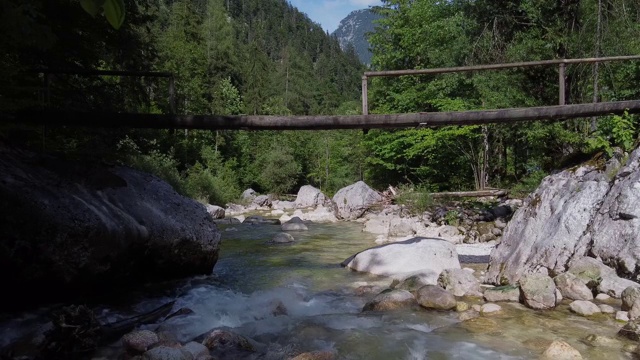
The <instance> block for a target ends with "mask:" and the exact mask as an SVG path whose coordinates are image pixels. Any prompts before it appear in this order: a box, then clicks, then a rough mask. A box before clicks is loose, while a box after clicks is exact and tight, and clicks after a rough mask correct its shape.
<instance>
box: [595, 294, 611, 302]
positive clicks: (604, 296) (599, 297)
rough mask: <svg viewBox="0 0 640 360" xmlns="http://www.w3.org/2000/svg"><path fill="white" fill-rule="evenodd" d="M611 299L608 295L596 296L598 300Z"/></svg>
mask: <svg viewBox="0 0 640 360" xmlns="http://www.w3.org/2000/svg"><path fill="white" fill-rule="evenodd" d="M609 299H611V296H609V295H607V294H598V295H596V300H600V301H607V300H609Z"/></svg>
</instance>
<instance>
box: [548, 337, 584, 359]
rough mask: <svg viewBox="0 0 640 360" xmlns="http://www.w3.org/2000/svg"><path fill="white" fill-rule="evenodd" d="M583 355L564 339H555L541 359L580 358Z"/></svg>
mask: <svg viewBox="0 0 640 360" xmlns="http://www.w3.org/2000/svg"><path fill="white" fill-rule="evenodd" d="M579 359H582V355H581V354H580V352H579V351H578V350H576V349H575V348H574V347H572V346H571V345H569V344H567V343H566V342H564V341H554V342H552V343H551V345H549V347H548V348H547V350H545V352H544V353H543V354H542V356H541V357H540V360H579Z"/></svg>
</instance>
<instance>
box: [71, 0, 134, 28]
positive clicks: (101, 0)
mask: <svg viewBox="0 0 640 360" xmlns="http://www.w3.org/2000/svg"><path fill="white" fill-rule="evenodd" d="M80 6H82V8H83V9H84V11H86V12H87V13H89V15H91V16H93V17H95V16H96V15H98V13H99V12H100V10H101V9H102V11H103V12H104V17H105V18H106V19H107V21H108V22H109V24H111V26H113V28H114V29H116V30H117V29H120V26H122V23H123V22H124V17H125V14H126V12H125V7H124V0H80Z"/></svg>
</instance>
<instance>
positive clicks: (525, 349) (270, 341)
mask: <svg viewBox="0 0 640 360" xmlns="http://www.w3.org/2000/svg"><path fill="white" fill-rule="evenodd" d="M229 228H233V230H232V231H228V230H229ZM221 229H222V234H223V243H222V247H221V252H220V259H219V261H218V263H217V264H216V266H215V269H214V274H213V275H212V276H203V277H195V278H192V279H189V280H188V281H182V282H177V283H175V282H174V283H171V284H165V285H166V286H164V287H156V286H154V287H153V288H143V289H141V295H140V296H132V297H131V300H132V304H130V305H128V306H118V307H114V306H113V305H106V306H102V307H100V308H98V309H97V312H98V315H99V317H100V318H102V319H104V320H108V321H115V320H119V319H122V318H125V317H127V316H131V315H133V314H135V313H139V312H144V311H148V310H151V309H153V308H155V307H157V306H160V305H162V304H164V303H166V302H168V301H173V300H175V301H176V303H175V306H174V310H178V309H180V308H183V307H186V308H189V309H191V310H193V311H194V313H193V314H191V315H187V316H181V317H176V318H172V319H169V320H167V321H165V322H164V323H162V324H160V329H161V330H168V331H170V332H172V333H174V334H175V335H176V336H177V337H178V339H179V340H180V341H183V342H186V341H189V340H191V339H193V338H194V337H196V336H198V335H200V334H202V333H205V332H207V331H208V330H211V329H214V328H219V327H227V328H230V329H231V330H232V331H234V332H237V333H240V334H242V335H245V336H247V337H249V338H251V339H253V340H255V341H256V343H257V344H256V345H257V349H258V350H259V352H258V353H260V354H263V355H264V354H266V355H264V358H271V359H274V358H278V354H279V353H284V352H286V351H285V350H286V349H295V350H296V351H315V350H331V351H334V352H335V353H337V355H338V358H339V359H385V360H386V359H535V358H538V357H539V356H540V354H541V353H542V352H543V351H544V349H545V348H546V347H547V346H548V345H549V344H550V342H551V341H552V340H564V341H567V342H569V343H570V344H571V345H572V346H574V347H575V348H577V349H578V350H580V352H581V353H582V355H583V356H584V357H585V358H586V359H607V360H612V359H618V358H620V359H626V358H630V357H628V354H626V353H624V352H622V351H621V348H622V346H623V345H624V344H627V343H628V342H625V341H623V340H620V341H619V345H616V346H615V347H613V348H604V349H603V348H593V347H589V346H588V345H586V344H584V343H582V342H580V339H582V338H584V337H586V335H588V334H591V333H595V334H599V335H605V336H608V337H615V333H616V332H617V330H618V329H619V328H620V326H621V325H619V324H616V323H615V321H613V320H612V319H611V318H610V317H601V318H599V319H596V320H590V319H585V318H582V317H579V316H575V315H572V314H569V312H568V311H567V309H566V308H567V306H566V305H565V306H563V307H561V310H559V311H549V312H534V311H531V310H526V309H523V308H522V307H521V306H519V305H518V304H514V305H507V304H503V308H504V311H503V313H502V314H500V315H496V316H493V317H482V318H479V319H476V320H472V321H469V322H465V323H460V322H459V320H458V314H457V313H455V312H434V311H426V310H417V311H399V312H386V313H361V309H362V307H363V306H364V304H365V303H366V301H367V300H368V299H370V298H372V297H373V294H371V295H366V296H357V295H356V292H355V289H356V288H357V287H358V286H360V285H363V284H365V283H366V284H369V285H378V286H380V287H381V289H382V288H384V287H386V286H388V285H389V283H390V280H388V279H384V278H379V277H374V276H369V275H366V274H359V273H355V272H352V271H349V270H346V269H344V268H342V267H340V263H341V262H342V261H343V260H344V259H346V258H347V257H349V256H351V255H353V254H355V253H356V252H358V251H361V250H363V249H366V248H368V247H371V246H374V245H375V243H374V239H375V238H374V236H372V235H371V234H368V233H364V232H361V225H360V224H355V223H338V224H310V225H309V231H306V232H291V234H292V235H293V236H294V237H295V238H296V240H297V241H296V242H295V243H293V244H290V245H289V244H287V245H267V244H265V242H266V241H268V240H269V239H271V237H272V236H273V235H274V234H275V233H277V232H280V227H279V226H273V225H233V226H229V227H226V228H225V227H221ZM614 305H616V304H615V303H614ZM283 309H286V310H283ZM38 319H40V320H41V319H42V317H41V316H39V314H36V313H31V314H28V315H25V316H24V317H21V318H13V319H11V320H8V321H5V322H4V323H3V324H1V325H0V326H1V328H0V329H1V330H0V331H2V333H0V335H3V336H2V338H3V340H2V341H4V342H8V341H9V340H10V339H12V338H16V337H17V336H18V335H19V334H20V333H26V332H28V331H29V330H31V329H34V328H37V326H38V324H39V322H38ZM147 327H148V328H149V329H153V330H156V329H157V328H158V325H157V324H156V325H148V326H147ZM283 349H284V350H283ZM119 350H120V349H119V347H118V346H113V347H111V348H107V349H103V351H102V354H103V355H105V356H106V357H108V358H113V357H114V351H116V352H117V351H119Z"/></svg>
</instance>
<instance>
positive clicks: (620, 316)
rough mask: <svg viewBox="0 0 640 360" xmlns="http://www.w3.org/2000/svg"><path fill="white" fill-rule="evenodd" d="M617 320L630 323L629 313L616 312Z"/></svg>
mask: <svg viewBox="0 0 640 360" xmlns="http://www.w3.org/2000/svg"><path fill="white" fill-rule="evenodd" d="M616 320H619V321H629V313H628V312H626V311H616Z"/></svg>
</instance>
